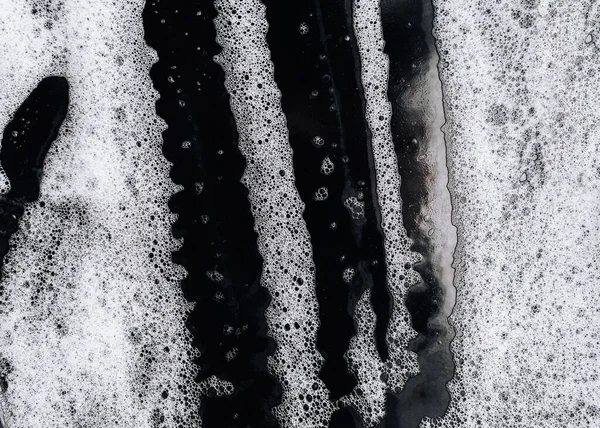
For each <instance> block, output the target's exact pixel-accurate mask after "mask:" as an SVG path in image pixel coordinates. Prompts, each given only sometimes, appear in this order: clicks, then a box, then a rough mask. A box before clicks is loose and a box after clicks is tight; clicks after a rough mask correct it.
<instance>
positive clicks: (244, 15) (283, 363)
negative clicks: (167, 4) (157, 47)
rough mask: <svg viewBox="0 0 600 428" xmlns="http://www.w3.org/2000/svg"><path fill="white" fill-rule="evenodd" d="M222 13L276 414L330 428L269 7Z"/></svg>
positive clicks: (290, 422) (236, 7)
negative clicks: (264, 298) (267, 299)
mask: <svg viewBox="0 0 600 428" xmlns="http://www.w3.org/2000/svg"><path fill="white" fill-rule="evenodd" d="M215 8H216V9H217V11H218V16H217V18H216V19H215V25H216V28H217V41H218V43H219V44H220V45H221V46H223V51H222V53H221V54H219V56H218V57H217V58H215V60H216V61H218V62H219V64H221V65H222V67H223V69H224V71H225V86H226V88H227V90H228V92H229V94H230V95H231V107H232V111H233V114H234V116H235V119H236V123H237V128H238V132H239V147H240V151H241V152H242V154H243V155H244V156H245V158H246V161H247V168H246V171H245V173H244V176H243V177H242V181H243V183H244V184H245V185H246V186H247V187H248V190H249V195H248V197H249V199H250V203H251V205H252V212H253V214H254V217H255V220H256V223H255V224H256V226H255V227H256V230H257V232H258V247H259V251H260V253H261V255H262V257H263V259H264V265H263V273H262V278H261V283H262V285H263V286H264V287H266V288H267V289H268V290H269V292H270V294H271V297H272V301H271V304H270V306H269V308H268V309H267V311H266V316H267V322H268V325H269V334H270V335H271V336H273V338H274V339H275V340H276V342H277V348H276V350H275V353H274V355H273V356H272V357H270V360H269V365H270V369H271V370H272V372H273V373H274V374H275V375H276V376H277V378H278V379H279V381H280V383H281V384H282V386H283V396H282V402H281V404H280V405H279V406H278V407H276V408H275V409H274V413H275V415H276V417H277V418H278V420H279V422H280V424H281V426H282V427H294V428H301V427H307V428H308V427H326V426H327V424H328V420H329V417H330V415H331V413H332V411H333V404H331V403H330V402H329V400H328V391H327V389H326V387H325V385H324V384H323V382H322V381H321V379H320V378H319V376H318V373H319V369H320V367H321V366H322V363H323V358H322V357H321V355H320V354H319V352H318V351H317V349H316V335H317V328H318V325H319V319H318V304H317V298H316V294H315V285H314V264H313V261H312V248H311V244H310V237H309V234H308V231H307V229H306V224H305V223H304V220H303V218H302V212H303V210H304V204H303V202H302V200H301V199H300V196H299V194H298V191H297V189H296V187H295V185H294V171H293V166H292V150H291V148H290V146H289V142H288V131H287V124H286V120H285V117H284V114H283V112H282V110H281V100H280V98H281V94H280V92H279V90H278V88H277V86H276V84H275V81H274V77H273V64H272V63H271V60H270V54H269V49H268V46H267V42H266V33H267V21H266V18H265V7H264V5H262V3H260V2H259V1H258V0H244V1H242V2H233V1H231V0H220V1H217V2H216V3H215ZM325 194H326V193H325V192H324V191H322V192H321V193H319V195H325Z"/></svg>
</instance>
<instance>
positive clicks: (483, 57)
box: [422, 0, 600, 428]
mask: <svg viewBox="0 0 600 428" xmlns="http://www.w3.org/2000/svg"><path fill="white" fill-rule="evenodd" d="M434 4H435V8H436V23H435V34H436V37H437V39H438V42H437V44H438V49H439V52H440V56H441V64H440V72H441V76H442V80H443V88H444V99H445V106H446V114H447V118H448V123H447V125H446V127H445V133H446V138H447V141H448V144H449V145H448V149H449V164H450V172H451V174H450V175H451V179H450V190H451V193H452V198H453V204H454V220H455V222H456V223H457V225H458V228H459V243H458V248H457V253H456V257H457V263H456V267H457V305H456V307H455V310H454V314H453V316H452V320H453V322H454V324H455V327H456V331H457V334H458V335H457V337H456V339H455V340H454V342H453V350H454V353H455V356H456V363H457V373H456V377H455V379H454V380H453V381H452V382H451V384H450V392H451V396H452V402H451V405H450V409H449V411H448V413H447V415H446V417H444V418H443V419H442V420H440V421H425V422H424V423H423V424H422V426H424V427H430V426H437V427H477V426H486V427H504V426H511V427H532V426H544V427H561V428H562V427H595V426H598V425H599V424H600V411H599V409H598V402H599V399H600V397H599V391H600V379H599V374H600V373H599V372H600V364H599V357H598V354H597V352H596V351H595V350H596V349H597V348H598V344H599V337H600V310H599V308H600V297H598V293H597V292H595V291H594V290H595V287H596V284H597V283H598V280H599V277H600V271H599V269H598V266H597V259H598V254H599V253H600V222H599V221H598V216H597V213H598V212H599V209H600V189H599V182H600V174H599V173H598V171H599V169H598V168H599V165H598V159H600V157H599V153H598V152H599V150H600V149H599V147H600V145H599V144H598V142H599V137H600V135H599V131H598V129H599V125H600V112H598V110H597V109H595V108H594V106H596V105H598V103H599V102H600V88H599V87H598V84H597V81H598V72H599V71H600V66H599V61H598V59H599V58H598V54H599V51H598V49H597V47H596V46H595V44H594V40H597V35H598V34H597V31H598V26H597V23H598V12H597V4H596V3H595V2H594V3H591V2H589V1H582V2H567V1H548V0H539V1H533V0H523V1H519V2H505V1H497V2H481V1H477V0H450V1H437V0H436V1H434Z"/></svg>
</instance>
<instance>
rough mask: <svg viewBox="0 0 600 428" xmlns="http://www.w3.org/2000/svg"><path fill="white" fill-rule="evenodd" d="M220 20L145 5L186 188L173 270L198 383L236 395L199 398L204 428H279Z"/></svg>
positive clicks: (172, 154)
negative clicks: (221, 385) (218, 37)
mask: <svg viewBox="0 0 600 428" xmlns="http://www.w3.org/2000/svg"><path fill="white" fill-rule="evenodd" d="M167 4H168V5H167ZM215 16H216V11H215V9H214V7H213V4H212V2H211V1H204V0H203V1H187V0H186V1H183V0H174V1H170V2H168V3H167V2H164V4H163V2H160V3H159V2H152V1H148V2H147V4H146V8H145V10H144V26H145V30H146V41H147V43H148V44H149V45H150V46H152V47H153V48H154V49H156V50H157V51H158V55H159V61H158V63H157V64H155V65H154V67H153V68H152V71H151V77H152V80H153V83H154V86H155V88H156V89H157V90H158V91H159V92H160V96H161V98H160V100H159V101H158V102H157V106H156V107H157V113H158V114H159V115H160V116H161V117H162V118H163V119H164V120H165V121H166V122H167V125H168V129H167V130H166V131H165V132H164V133H163V138H164V146H163V153H164V155H165V157H166V158H167V159H168V160H169V161H171V162H173V168H172V170H171V178H172V179H173V181H174V182H175V183H177V184H181V185H183V188H184V189H183V190H182V191H181V192H179V193H178V194H176V195H174V196H173V197H172V199H171V201H170V204H169V205H170V207H171V210H172V211H173V212H175V213H177V214H178V215H179V218H178V220H177V222H176V223H175V224H174V226H173V234H174V235H175V236H176V237H183V238H184V243H183V246H182V248H181V249H180V250H179V251H177V252H176V253H174V254H173V260H174V261H175V262H176V263H178V264H181V265H182V266H184V267H185V268H186V270H187V272H188V275H187V277H186V278H185V280H184V281H183V284H182V287H183V291H184V293H185V296H186V298H187V299H189V300H192V301H195V302H196V304H197V305H196V307H195V309H194V311H193V312H192V314H191V315H190V317H189V319H188V325H189V328H190V331H191V332H192V333H193V335H194V341H195V345H196V346H197V347H198V348H199V350H200V351H201V352H202V355H201V357H200V358H199V361H198V363H199V365H200V370H199V375H198V380H202V379H206V378H208V377H209V376H212V375H215V376H217V377H218V378H220V379H223V380H227V381H230V382H232V383H233V385H234V392H233V394H232V395H230V396H223V397H217V396H215V394H212V393H211V392H210V391H209V393H208V396H207V397H203V398H202V404H201V408H200V411H201V413H202V419H203V426H204V427H206V428H210V427H219V428H221V427H257V428H258V427H261V428H262V427H276V426H277V423H276V421H275V420H274V418H273V416H272V413H271V408H272V407H273V406H274V405H276V404H277V403H278V402H279V397H280V395H281V392H280V387H279V385H278V384H277V382H276V381H275V379H274V378H273V377H272V376H271V375H270V374H269V373H268V370H267V356H268V355H270V354H272V352H273V350H274V346H275V344H274V342H273V340H272V339H271V338H269V337H268V336H267V334H266V331H267V325H266V321H265V316H264V311H265V308H266V307H267V305H268V303H269V300H270V297H269V295H268V293H267V291H266V290H265V289H264V288H263V287H261V286H260V281H259V280H260V273H261V269H262V259H261V258H260V255H259V253H258V249H257V243H256V240H257V235H256V233H255V232H254V219H253V217H252V215H251V211H250V204H249V202H248V198H247V194H248V192H247V189H246V188H245V187H244V186H243V185H242V184H241V183H240V178H241V176H242V174H243V172H244V169H245V160H244V158H243V157H242V155H241V153H240V152H239V150H238V148H237V138H238V136H237V133H236V128H235V123H234V119H233V116H232V113H231V110H230V107H229V96H228V94H227V92H226V90H225V88H224V74H223V71H222V69H221V67H220V66H219V65H218V64H216V63H215V62H214V61H213V57H214V55H216V54H218V53H219V52H220V50H221V49H220V47H219V46H218V45H217V43H216V41H215V28H214V24H213V19H214V17H215ZM161 20H164V23H161ZM186 142H187V143H186ZM190 405H197V404H196V403H190Z"/></svg>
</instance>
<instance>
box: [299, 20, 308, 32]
mask: <svg viewBox="0 0 600 428" xmlns="http://www.w3.org/2000/svg"><path fill="white" fill-rule="evenodd" d="M298 32H299V33H300V34H302V35H305V34H307V33H308V24H307V23H306V22H302V23H301V24H300V26H299V27H298Z"/></svg>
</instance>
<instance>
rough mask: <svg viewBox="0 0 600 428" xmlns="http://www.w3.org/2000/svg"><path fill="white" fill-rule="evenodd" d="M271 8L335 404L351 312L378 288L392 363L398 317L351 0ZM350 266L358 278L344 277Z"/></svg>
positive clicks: (344, 374) (343, 384) (344, 383)
mask: <svg viewBox="0 0 600 428" xmlns="http://www.w3.org/2000/svg"><path fill="white" fill-rule="evenodd" d="M264 3H265V4H266V6H267V20H268V23H269V32H268V35H267V40H268V43H269V48H270V50H271V56H272V60H273V63H274V66H275V80H276V83H277V85H278V87H279V89H280V90H281V92H282V107H283V111H284V113H285V115H286V118H287V124H288V128H289V132H290V144H291V147H292V149H293V151H294V157H293V161H294V173H295V177H296V186H297V188H298V191H299V192H300V196H301V197H302V200H303V201H304V203H305V204H306V210H305V212H304V219H305V220H306V224H307V227H308V231H309V233H310V236H311V241H312V247H313V256H314V261H315V268H316V291H317V297H318V299H319V306H320V322H321V326H320V329H319V333H318V341H317V347H318V349H319V351H320V352H321V353H322V355H323V356H324V358H325V364H324V366H323V368H322V370H321V373H320V376H321V378H322V379H323V381H324V382H325V384H326V385H327V387H328V388H329V390H330V391H331V396H332V398H333V399H337V398H339V397H341V396H342V395H344V394H347V393H349V392H350V391H351V390H352V388H353V387H354V386H355V385H356V379H355V378H354V377H353V376H352V375H351V374H350V373H349V372H348V369H347V363H346V361H345V359H344V357H343V355H344V353H345V352H346V351H347V349H348V344H349V340H350V338H351V337H352V336H353V335H354V334H355V333H356V328H355V323H354V320H353V318H352V315H353V313H354V307H355V305H356V302H357V301H358V298H359V297H360V295H361V294H362V292H363V291H364V290H365V289H367V288H370V289H372V296H373V298H372V303H373V305H374V307H375V311H376V314H377V325H376V343H377V347H378V351H379V354H380V355H381V357H382V359H384V360H385V359H386V358H387V354H388V350H387V344H386V342H385V334H386V330H387V326H388V323H389V317H390V312H391V302H390V297H389V294H388V292H387V286H386V267H385V263H384V253H383V238H382V232H381V230H380V215H379V207H378V204H377V196H376V193H375V180H374V172H375V171H374V165H373V158H372V152H371V136H370V134H369V131H368V128H367V124H366V121H365V114H364V109H365V103H364V98H363V92H362V87H361V80H360V61H359V55H358V51H357V45H356V40H355V36H354V33H353V26H352V2H351V1H343V0H334V1H319V0H317V1H297V2H280V1H276V0H264ZM325 157H328V158H329V159H330V160H331V162H332V163H333V165H334V169H333V172H331V173H330V174H328V175H326V174H323V173H322V172H321V171H320V169H321V165H322V162H323V160H324V159H325ZM322 187H325V188H327V193H328V196H327V199H325V200H317V199H319V198H316V197H315V192H316V191H317V190H318V189H319V188H322ZM348 198H356V199H350V200H349V199H348ZM352 202H358V203H359V204H364V208H356V204H354V205H353V204H352ZM348 268H350V269H353V272H354V276H353V277H352V279H350V280H349V281H348V280H347V281H344V279H343V277H344V271H345V270H347V269H348ZM346 272H348V271H346ZM332 423H333V422H332ZM331 426H338V425H331ZM342 426H347V425H342Z"/></svg>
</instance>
